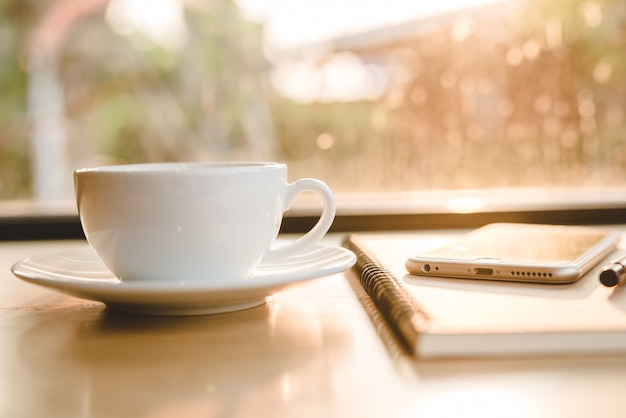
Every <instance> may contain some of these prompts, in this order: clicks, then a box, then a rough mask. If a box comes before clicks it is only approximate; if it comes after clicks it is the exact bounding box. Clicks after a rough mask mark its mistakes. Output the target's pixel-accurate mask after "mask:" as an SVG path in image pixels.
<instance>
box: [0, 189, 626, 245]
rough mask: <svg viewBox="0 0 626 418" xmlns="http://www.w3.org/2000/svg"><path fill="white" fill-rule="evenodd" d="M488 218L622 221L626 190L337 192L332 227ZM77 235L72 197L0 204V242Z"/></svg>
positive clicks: (301, 211)
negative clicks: (63, 199)
mask: <svg viewBox="0 0 626 418" xmlns="http://www.w3.org/2000/svg"><path fill="white" fill-rule="evenodd" d="M318 214H319V205H318V202H317V201H316V200H315V196H306V195H305V196H303V197H302V198H299V199H298V200H297V202H296V203H295V204H294V207H293V208H292V209H290V210H289V211H288V212H287V214H286V216H285V219H284V220H283V225H282V228H281V231H282V232H285V233H298V232H302V231H306V230H308V229H310V228H311V227H312V225H313V224H314V223H315V222H316V220H317V217H318ZM490 222H529V223H550V224H598V225H601V224H605V225H606V224H626V188H625V187H603V188H577V189H490V190H482V191H478V190H467V191H416V192H405V193H385V194H372V195H366V194H363V195H355V194H349V195H338V196H337V215H336V217H335V221H334V223H333V226H332V228H331V230H332V231H333V232H350V231H383V230H384V231H394V230H416V229H448V228H453V229H457V228H474V227H478V226H481V225H484V224H486V223H490ZM76 238H84V234H83V231H82V228H81V226H80V221H79V218H78V214H77V211H76V206H75V204H74V202H46V203H38V202H28V201H21V202H0V240H1V241H8V240H34V239H43V240H45V239H76Z"/></svg>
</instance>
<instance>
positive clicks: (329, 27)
mask: <svg viewBox="0 0 626 418" xmlns="http://www.w3.org/2000/svg"><path fill="white" fill-rule="evenodd" d="M510 1H512V0H440V1H436V2H423V1H415V2H410V1H405V0H387V1H385V2H380V1H374V0H301V1H291V0H275V1H273V2H267V3H265V9H264V10H261V6H260V4H259V1H258V0H238V4H239V5H240V7H241V8H242V10H244V15H254V16H257V17H260V16H262V18H263V20H264V24H265V36H266V39H265V41H266V47H267V49H268V51H269V52H270V53H271V52H274V51H285V50H293V49H297V48H298V47H300V46H303V45H310V44H313V43H316V42H324V41H326V40H329V39H332V38H335V37H339V36H346V35H354V34H357V33H361V32H364V31H368V30H374V29H378V28H383V27H388V26H390V25H394V24H400V23H405V22H410V21H412V20H417V19H421V18H426V17H429V16H436V15H438V14H442V13H447V12H453V11H457V10H462V9H464V8H470V7H473V6H480V5H485V4H489V3H502V2H510ZM348 16H349V18H346V17H348Z"/></svg>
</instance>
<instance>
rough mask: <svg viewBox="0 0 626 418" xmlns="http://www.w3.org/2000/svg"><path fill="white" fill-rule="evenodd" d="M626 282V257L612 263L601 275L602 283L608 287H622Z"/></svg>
mask: <svg viewBox="0 0 626 418" xmlns="http://www.w3.org/2000/svg"><path fill="white" fill-rule="evenodd" d="M625 281H626V256H623V257H622V258H618V259H617V260H615V261H612V262H611V264H609V265H608V266H606V267H604V268H603V269H602V272H601V273H600V283H602V284H603V285H605V286H607V287H613V286H617V285H620V284H622V283H624V282H625Z"/></svg>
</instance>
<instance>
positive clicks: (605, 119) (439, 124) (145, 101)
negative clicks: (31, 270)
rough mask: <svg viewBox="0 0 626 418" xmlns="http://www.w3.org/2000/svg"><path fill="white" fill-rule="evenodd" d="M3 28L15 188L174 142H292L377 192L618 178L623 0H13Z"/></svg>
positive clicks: (12, 195) (35, 195)
mask: <svg viewBox="0 0 626 418" xmlns="http://www.w3.org/2000/svg"><path fill="white" fill-rule="evenodd" d="M431 3H432V4H431ZM0 39H1V40H2V41H1V42H0V63H1V64H0V88H1V90H2V96H1V99H0V199H2V200H4V201H9V200H16V199H33V200H35V201H46V200H58V199H70V200H71V195H72V185H71V171H72V170H73V169H75V168H77V167H80V166H90V165H103V164H115V163H128V162H147V161H180V160H279V161H284V162H286V163H288V165H289V170H290V175H291V176H292V177H293V178H298V177H305V176H306V177H317V178H320V179H323V180H324V181H326V182H327V183H328V184H329V185H330V186H331V188H333V190H335V192H336V193H338V194H355V193H357V194H360V195H361V196H363V195H367V196H376V197H377V199H378V201H379V203H380V202H381V201H382V200H384V198H381V196H387V195H389V193H390V192H396V193H397V196H404V197H406V196H409V197H410V196H412V195H414V193H416V192H415V191H417V190H419V191H422V192H423V193H425V194H422V196H431V195H432V196H436V195H438V194H437V193H439V191H442V190H444V191H449V190H452V191H455V190H456V191H458V190H465V191H468V190H470V191H473V192H470V193H466V194H464V195H463V196H461V199H460V200H458V199H457V203H459V204H461V205H465V206H463V208H461V209H459V210H461V211H463V210H466V211H467V210H470V211H471V210H472V208H476V207H475V206H472V205H475V204H476V203H477V201H476V200H475V199H474V200H473V198H472V196H475V191H486V192H485V193H487V194H489V193H491V194H492V195H494V196H503V195H502V194H500V193H499V191H500V190H506V191H507V193H509V195H516V196H518V195H519V194H517V192H515V191H514V192H511V190H520V189H521V190H528V189H529V188H537V187H539V188H547V189H548V190H549V191H550V193H549V194H550V195H552V196H554V195H555V194H554V193H552V191H554V190H557V189H558V190H562V189H563V188H567V189H569V188H571V187H581V186H585V187H590V188H591V189H588V191H589V190H597V189H598V188H599V187H617V188H618V190H621V189H620V188H621V187H622V186H624V185H625V183H626V54H625V53H624V52H625V51H626V5H625V3H624V2H623V1H621V0H603V1H600V0H564V1H555V0H500V1H493V0H492V1H487V0H446V1H444V0H441V1H438V2H421V1H420V2H417V1H416V2H407V1H401V0H387V1H385V2H380V1H373V0H372V1H362V0H361V1H357V0H306V1H304V0H302V1H297V2H293V1H288V0H276V1H263V0H212V1H204V0H161V1H150V0H110V1H107V0H93V1H89V2H85V1H82V0H55V1H47V2H42V1H38V0H29V1H18V0H13V1H5V2H3V3H2V5H1V6H0ZM412 193H413V194H412ZM473 193H474V194H473ZM619 193H620V192H618V194H619ZM556 195H559V194H558V193H557V194H556ZM622 195H624V194H623V193H622V194H621V195H620V196H622ZM468 196H469V197H468ZM568 196H570V197H571V194H569V195H568ZM381 199H382V200H381ZM359 202H361V201H359Z"/></svg>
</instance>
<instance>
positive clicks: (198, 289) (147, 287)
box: [11, 245, 355, 316]
mask: <svg viewBox="0 0 626 418" xmlns="http://www.w3.org/2000/svg"><path fill="white" fill-rule="evenodd" d="M354 263H355V256H354V254H353V253H352V252H350V251H349V250H346V249H344V248H341V247H333V246H323V245H316V246H314V247H313V248H312V249H310V250H308V251H306V252H303V253H301V254H296V255H291V256H289V257H285V258H282V259H276V260H272V261H271V262H267V263H264V264H262V265H261V266H259V268H258V269H257V270H256V271H255V273H254V275H253V276H252V277H250V278H248V279H242V280H233V281H231V282H227V283H226V282H217V283H211V282H207V283H197V282H195V283H193V282H188V283H185V282H184V281H180V282H176V281H173V282H171V283H155V282H131V283H125V282H121V281H120V280H119V279H117V278H116V277H115V276H114V275H113V274H112V273H111V272H110V271H109V270H108V269H107V268H106V267H105V266H104V264H103V263H102V262H101V261H100V259H99V258H98V257H97V256H96V255H95V253H94V252H93V250H91V248H89V247H86V248H85V249H84V250H80V251H73V252H64V253H60V254H54V255H43V256H36V257H31V258H27V259H24V260H22V261H19V262H17V263H16V264H14V265H13V267H12V268H11V271H12V272H13V274H15V275H16V276H17V277H19V278H20V279H22V280H25V281H27V282H31V283H35V284H38V285H42V286H46V287H49V288H53V289H56V290H59V291H61V292H63V293H67V294H69V295H72V296H78V297H81V298H84V299H90V300H96V301H100V302H104V303H105V304H106V305H107V306H108V307H109V308H110V309H113V310H117V311H123V312H129V313H137V314H144V315H168V316H170V315H171V316H175V315H204V314H214V313H222V312H231V311H237V310H241V309H247V308H252V307H254V306H258V305H261V304H263V303H265V301H266V298H267V297H268V296H270V295H272V294H274V293H276V292H278V291H279V290H281V289H284V288H285V287H287V286H290V285H293V284H295V283H300V282H303V281H305V280H310V279H313V278H316V277H320V276H325V275H328V274H333V273H339V272H341V271H344V270H347V269H349V268H350V267H352V265H354Z"/></svg>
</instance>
